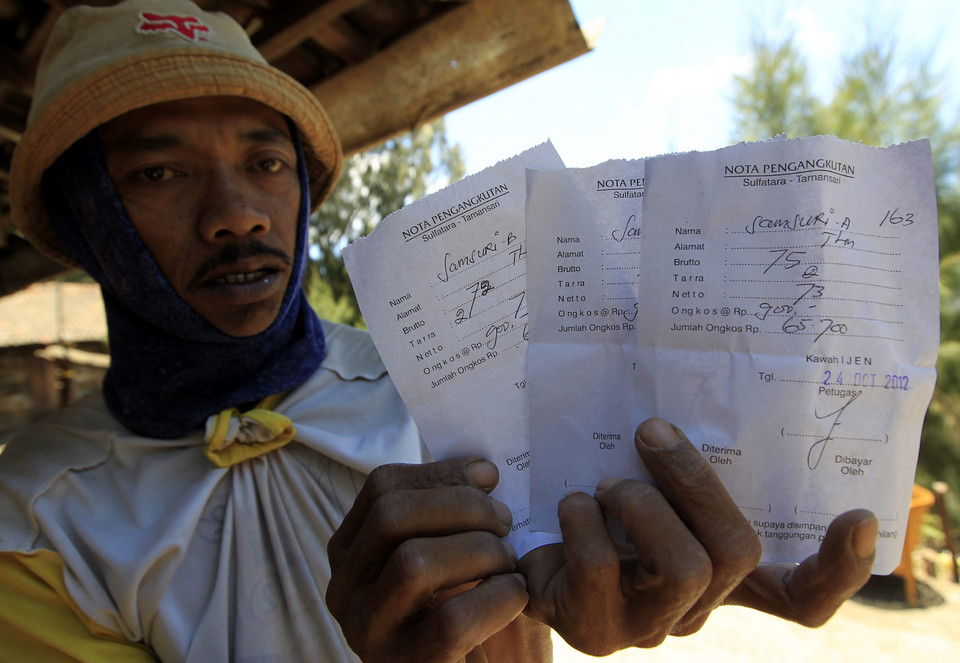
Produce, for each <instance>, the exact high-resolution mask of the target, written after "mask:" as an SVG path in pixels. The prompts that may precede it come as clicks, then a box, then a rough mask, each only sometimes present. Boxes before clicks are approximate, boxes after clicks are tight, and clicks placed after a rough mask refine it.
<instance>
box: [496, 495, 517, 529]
mask: <svg viewBox="0 0 960 663" xmlns="http://www.w3.org/2000/svg"><path fill="white" fill-rule="evenodd" d="M493 510H494V511H496V512H497V518H499V519H500V522H502V523H503V524H504V525H507V526H510V525H512V524H513V514H512V513H510V507H508V506H507V505H506V504H504V503H503V502H501V501H500V500H493Z"/></svg>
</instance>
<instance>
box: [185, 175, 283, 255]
mask: <svg viewBox="0 0 960 663" xmlns="http://www.w3.org/2000/svg"><path fill="white" fill-rule="evenodd" d="M201 195H202V200H201V201H200V205H201V211H200V219H199V230H200V234H201V235H202V236H203V239H204V240H206V241H208V242H219V241H222V240H225V239H226V240H230V239H237V238H242V237H247V236H249V235H254V236H260V235H265V234H266V233H267V232H268V231H269V230H270V217H269V216H268V215H267V214H266V213H265V212H264V211H263V210H262V208H261V206H259V205H258V201H257V196H256V192H255V191H254V189H253V185H252V183H250V182H248V181H247V180H246V178H244V177H243V174H241V173H235V172H232V171H231V170H230V169H229V168H217V169H211V170H210V171H208V173H207V176H206V177H205V178H204V187H203V191H202V192H201Z"/></svg>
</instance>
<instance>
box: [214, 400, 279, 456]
mask: <svg viewBox="0 0 960 663" xmlns="http://www.w3.org/2000/svg"><path fill="white" fill-rule="evenodd" d="M282 397H283V394H277V395H275V396H270V397H268V398H265V399H264V400H263V401H261V402H260V403H259V404H258V406H257V407H255V408H254V409H252V410H247V411H246V412H242V413H241V412H240V410H238V409H237V408H235V407H233V408H229V409H227V410H223V411H222V412H220V413H219V414H214V415H211V416H210V418H209V419H207V430H206V434H205V435H204V437H203V439H204V442H206V445H205V446H204V448H203V453H204V454H205V455H206V457H207V458H209V459H210V462H211V463H213V464H214V465H216V466H217V467H230V466H231V465H236V464H237V463H242V462H243V461H245V460H249V459H251V458H256V457H257V456H262V455H263V454H265V453H269V452H271V451H273V450H274V449H279V448H280V447H282V446H284V445H285V444H287V443H288V442H289V441H290V440H292V439H293V436H294V435H295V434H296V432H297V430H296V428H294V427H293V423H292V422H291V421H290V419H288V418H287V417H285V416H283V415H282V414H279V413H277V412H274V411H273V410H271V409H270V408H271V407H273V406H274V405H276V404H277V403H279V402H280V399H281V398H282Z"/></svg>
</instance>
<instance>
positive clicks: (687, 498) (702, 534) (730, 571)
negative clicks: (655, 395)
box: [636, 419, 762, 627]
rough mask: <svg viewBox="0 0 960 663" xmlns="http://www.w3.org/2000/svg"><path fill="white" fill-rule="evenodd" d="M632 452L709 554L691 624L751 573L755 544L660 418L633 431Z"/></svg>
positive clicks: (701, 465)
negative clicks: (706, 578)
mask: <svg viewBox="0 0 960 663" xmlns="http://www.w3.org/2000/svg"><path fill="white" fill-rule="evenodd" d="M636 447H637V452H638V453H639V454H640V457H641V459H642V460H643V462H644V465H646V467H647V470H648V471H649V472H650V474H651V476H653V478H654V479H655V480H656V482H657V487H658V488H659V489H660V492H662V493H663V495H664V497H666V499H667V501H668V502H669V503H670V506H671V507H673V509H674V510H675V511H676V513H677V514H678V515H679V517H680V518H681V519H682V520H683V522H684V523H685V524H686V526H687V527H688V528H689V529H690V531H691V532H692V533H693V534H694V536H695V537H696V539H697V540H698V541H699V542H700V544H701V545H702V546H703V548H704V549H705V550H706V551H707V553H708V554H709V555H710V560H711V562H712V565H713V571H712V573H713V575H712V579H711V583H710V587H709V588H708V589H707V591H705V592H704V594H703V595H702V597H701V598H700V601H698V603H697V604H696V605H695V606H694V607H693V608H692V610H691V611H690V613H689V615H688V617H687V619H690V620H697V619H698V618H699V616H700V615H701V614H703V613H705V612H709V611H710V610H712V609H713V608H715V607H716V606H717V605H719V604H720V603H721V602H722V601H723V599H724V598H725V597H726V596H727V594H728V593H729V592H730V591H732V590H733V589H734V588H735V587H737V586H738V585H739V584H740V582H741V580H742V579H743V578H744V577H745V576H746V575H747V574H749V573H750V572H752V571H753V570H754V569H755V568H756V565H757V563H758V562H759V560H760V555H761V553H762V548H761V544H760V540H759V538H758V537H757V534H756V531H754V529H753V528H752V527H750V524H749V522H748V521H747V519H746V518H745V517H744V516H743V514H742V513H741V512H740V509H739V507H737V505H736V504H735V503H734V501H733V499H732V498H731V497H730V495H729V493H727V490H726V488H725V487H724V486H723V483H722V482H721V481H720V478H719V477H718V476H717V474H716V473H715V472H714V471H713V468H711V467H710V464H709V463H707V461H706V460H705V459H704V458H703V457H702V456H701V455H700V453H699V452H698V451H697V450H696V448H695V447H694V446H693V445H692V444H691V443H690V441H689V440H688V439H687V438H686V436H685V435H684V434H683V432H682V431H680V430H679V429H678V428H676V427H674V426H672V425H670V424H669V423H667V422H665V421H663V420H662V419H648V420H647V421H645V422H643V423H642V424H640V426H639V427H638V428H637V435H636ZM684 626H685V625H681V627H684Z"/></svg>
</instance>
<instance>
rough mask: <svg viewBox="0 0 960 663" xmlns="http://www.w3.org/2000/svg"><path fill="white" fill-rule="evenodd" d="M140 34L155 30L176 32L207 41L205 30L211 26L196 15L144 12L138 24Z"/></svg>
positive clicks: (194, 39)
mask: <svg viewBox="0 0 960 663" xmlns="http://www.w3.org/2000/svg"><path fill="white" fill-rule="evenodd" d="M137 32H139V33H140V34H150V33H154V32H175V33H177V34H178V35H180V36H181V37H183V38H184V39H189V40H190V41H206V39H205V38H204V37H203V33H204V32H210V28H208V27H207V26H206V25H204V24H203V23H201V22H200V19H199V18H197V17H196V16H173V15H163V14H154V13H152V12H143V13H141V14H140V25H139V26H137Z"/></svg>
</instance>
